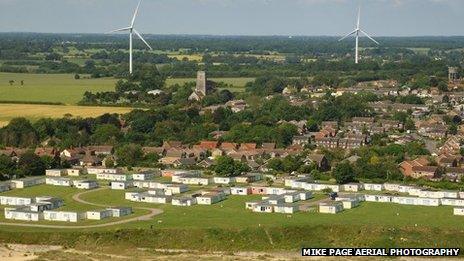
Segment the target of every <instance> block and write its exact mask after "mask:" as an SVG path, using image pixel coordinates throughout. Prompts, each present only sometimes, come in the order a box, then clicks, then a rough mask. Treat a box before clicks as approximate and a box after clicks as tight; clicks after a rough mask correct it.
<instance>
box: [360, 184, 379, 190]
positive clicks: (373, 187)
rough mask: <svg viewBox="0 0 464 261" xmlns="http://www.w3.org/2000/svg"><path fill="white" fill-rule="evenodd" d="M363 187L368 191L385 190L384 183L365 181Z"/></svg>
mask: <svg viewBox="0 0 464 261" xmlns="http://www.w3.org/2000/svg"><path fill="white" fill-rule="evenodd" d="M363 187H364V190H368V191H382V190H384V185H383V184H376V183H364V184H363Z"/></svg>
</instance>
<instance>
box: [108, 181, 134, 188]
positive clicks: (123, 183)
mask: <svg viewBox="0 0 464 261" xmlns="http://www.w3.org/2000/svg"><path fill="white" fill-rule="evenodd" d="M110 183H111V189H116V190H124V189H128V188H132V187H133V186H134V184H133V183H132V181H111V182H110Z"/></svg>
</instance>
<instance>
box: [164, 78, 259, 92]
mask: <svg viewBox="0 0 464 261" xmlns="http://www.w3.org/2000/svg"><path fill="white" fill-rule="evenodd" d="M209 80H211V81H215V82H224V83H227V84H231V85H233V86H234V88H232V89H233V90H234V91H240V90H243V88H244V87H245V85H246V84H247V83H248V82H252V81H254V80H255V78H246V77H243V78H209ZM194 81H195V79H194V78H170V79H167V81H166V84H167V85H168V86H170V85H174V84H180V85H182V84H184V83H186V82H194Z"/></svg>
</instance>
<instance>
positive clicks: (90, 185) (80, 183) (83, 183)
mask: <svg viewBox="0 0 464 261" xmlns="http://www.w3.org/2000/svg"><path fill="white" fill-rule="evenodd" d="M74 187H76V188H78V189H94V188H98V183H97V182H96V181H95V180H75V181H74Z"/></svg>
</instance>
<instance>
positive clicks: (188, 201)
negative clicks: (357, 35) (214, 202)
mask: <svg viewBox="0 0 464 261" xmlns="http://www.w3.org/2000/svg"><path fill="white" fill-rule="evenodd" d="M196 203H197V199H196V198H190V197H182V198H173V199H172V205H173V206H181V207H190V206H192V205H195V204H196Z"/></svg>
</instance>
